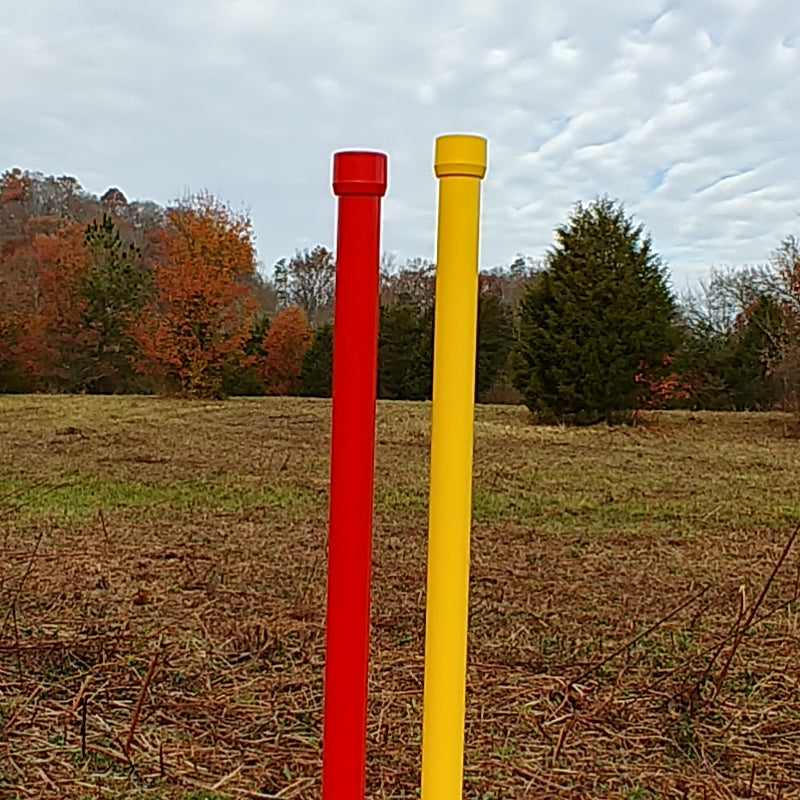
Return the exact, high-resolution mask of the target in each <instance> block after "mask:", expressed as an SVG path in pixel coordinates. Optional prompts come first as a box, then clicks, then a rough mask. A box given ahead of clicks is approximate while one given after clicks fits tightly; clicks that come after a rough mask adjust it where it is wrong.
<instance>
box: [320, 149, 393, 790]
mask: <svg viewBox="0 0 800 800" xmlns="http://www.w3.org/2000/svg"><path fill="white" fill-rule="evenodd" d="M386 164H387V159H386V156H385V155H383V154H382V153H360V152H345V153H336V154H335V156H334V160H333V191H334V193H335V194H336V195H337V196H338V198H339V231H338V237H337V245H336V298H335V317H334V335H333V412H332V416H333V419H332V426H331V494H330V533H329V539H328V618H327V645H326V646H327V651H326V661H325V711H324V714H325V718H324V732H323V753H322V797H323V800H362V798H363V797H364V792H365V785H366V763H365V762H366V749H367V741H366V740H367V668H368V664H369V605H370V575H371V564H372V495H373V476H374V466H375V397H376V385H377V372H378V309H379V305H378V295H379V271H378V262H379V258H380V224H381V197H383V195H384V194H385V192H386V173H387V168H386Z"/></svg>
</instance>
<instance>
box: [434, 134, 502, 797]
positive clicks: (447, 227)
mask: <svg viewBox="0 0 800 800" xmlns="http://www.w3.org/2000/svg"><path fill="white" fill-rule="evenodd" d="M435 172H436V177H437V178H439V179H440V181H439V233H438V239H437V254H436V326H435V329H434V330H435V334H434V346H433V413H432V421H431V479H430V480H431V485H430V510H429V539H428V593H427V620H426V632H425V691H424V700H423V722H422V800H459V798H461V792H462V784H463V771H464V707H465V691H466V670H467V617H468V606H469V540H470V522H471V518H472V438H473V416H474V398H475V348H476V333H477V307H478V229H479V225H480V182H481V179H482V178H483V176H484V175H485V174H486V140H485V139H483V138H481V137H479V136H442V137H439V138H438V139H437V140H436V158H435Z"/></svg>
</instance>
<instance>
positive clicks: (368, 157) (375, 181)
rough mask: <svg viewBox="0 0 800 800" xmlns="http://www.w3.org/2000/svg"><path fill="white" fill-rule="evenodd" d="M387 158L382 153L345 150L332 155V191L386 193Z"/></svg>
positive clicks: (381, 194) (342, 192) (381, 195)
mask: <svg viewBox="0 0 800 800" xmlns="http://www.w3.org/2000/svg"><path fill="white" fill-rule="evenodd" d="M386 174H387V158H386V156H385V155H384V154H383V153H368V152H363V151H358V150H346V151H344V152H342V153H334V155H333V193H334V194H335V195H336V196H337V197H338V196H340V195H343V194H366V195H374V196H377V197H383V195H384V194H386Z"/></svg>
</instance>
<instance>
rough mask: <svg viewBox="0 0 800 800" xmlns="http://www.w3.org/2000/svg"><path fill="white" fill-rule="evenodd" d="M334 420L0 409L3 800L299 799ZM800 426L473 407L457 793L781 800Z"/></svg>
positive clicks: (389, 491)
mask: <svg viewBox="0 0 800 800" xmlns="http://www.w3.org/2000/svg"><path fill="white" fill-rule="evenodd" d="M429 414H430V407H429V405H426V404H422V403H381V404H379V421H378V432H377V441H378V452H377V476H376V524H375V554H374V585H373V657H372V671H371V699H370V724H369V744H368V747H369V752H368V758H369V763H368V795H369V797H371V798H376V799H377V798H381V799H383V798H411V797H414V796H416V795H417V793H418V790H417V787H418V785H419V775H418V771H419V760H420V733H421V699H422V666H423V664H422V651H423V634H424V630H423V628H424V602H425V541H426V525H427V519H426V505H427V477H428V476H427V460H428V446H429V439H428V425H429ZM329 415H330V406H329V403H327V402H326V401H321V400H295V399H291V400H289V399H257V400H249V399H248V400H232V401H228V402H225V403H208V404H205V403H199V402H198V403H188V402H174V401H166V400H157V399H149V398H103V397H96V398H95V397H42V396H29V397H10V396H0V455H1V456H2V458H0V537H1V538H2V541H0V797H2V798H27V797H37V798H38V797H41V798H73V797H74V798H83V797H85V798H90V797H91V798H95V797H110V798H123V797H125V798H155V799H156V800H167V798H182V799H183V800H192V799H193V800H200V798H209V799H215V800H220V799H221V798H228V797H231V798H239V797H241V798H262V797H280V798H286V799H287V800H288V798H315V797H318V796H319V788H320V781H319V775H320V765H321V758H320V755H321V754H320V735H321V723H322V719H321V705H322V671H323V664H324V616H325V607H324V604H325V543H326V514H327V493H326V492H327V480H328V472H327V469H328V442H329V437H328V433H329ZM792 432H793V428H792V421H791V420H790V419H789V418H788V417H786V416H782V415H780V414H774V415H770V414H757V415H756V414H737V415H731V414H710V413H702V414H689V413H677V412H675V413H661V414H653V415H651V416H650V417H649V418H648V419H647V420H646V421H645V423H644V424H642V425H639V426H636V427H615V428H608V427H596V428H589V429H578V430H573V429H566V428H559V427H535V426H532V425H531V424H530V423H529V420H528V418H527V412H526V411H525V410H524V409H521V408H513V407H498V406H482V407H479V408H478V409H477V411H476V449H475V469H474V475H475V482H474V484H475V490H474V526H473V545H472V547H473V559H472V564H473V566H472V581H471V583H472V585H471V622H470V626H471V627H470V631H471V633H470V637H471V638H470V656H469V670H468V698H467V704H468V711H467V730H466V746H467V756H466V772H465V796H466V797H469V798H477V799H478V800H500V798H517V797H519V798H522V797H530V798H543V797H564V798H568V797H569V798H582V797H585V798H621V799H623V800H646V799H647V798H662V797H664V798H716V797H720V798H734V797H736V798H738V797H768V798H779V797H780V798H792V797H800V597H799V596H798V595H799V592H800V542H797V543H794V542H793V533H794V531H795V526H796V525H797V523H798V520H800V480H799V479H798V472H799V471H800V470H799V468H800V439H798V438H796V436H792V435H791V434H792ZM776 567H777V568H776ZM137 709H138V711H137Z"/></svg>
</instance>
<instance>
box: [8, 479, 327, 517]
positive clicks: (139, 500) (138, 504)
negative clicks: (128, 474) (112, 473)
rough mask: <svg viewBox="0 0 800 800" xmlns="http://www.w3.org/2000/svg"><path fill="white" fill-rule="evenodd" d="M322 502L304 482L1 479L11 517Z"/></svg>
mask: <svg viewBox="0 0 800 800" xmlns="http://www.w3.org/2000/svg"><path fill="white" fill-rule="evenodd" d="M320 504H321V498H320V496H319V494H318V493H317V492H315V491H313V490H310V489H304V488H302V487H298V486H281V485H266V486H260V487H256V488H254V487H247V486H237V485H235V484H208V483H200V482H194V481H178V482H174V483H167V484H160V483H159V484H154V483H146V482H139V481H123V480H117V479H110V478H103V477H97V476H84V475H74V476H71V477H68V478H65V480H64V481H63V484H58V483H46V484H41V483H34V482H33V481H25V480H20V479H6V480H1V481H0V514H2V515H3V517H6V518H10V519H19V520H22V521H35V520H40V519H50V520H56V521H59V522H65V521H67V522H72V521H79V520H80V519H82V518H84V517H88V516H93V515H96V514H97V512H98V511H107V512H110V511H121V510H131V509H139V510H142V511H157V510H160V509H164V508H168V509H176V510H180V511H205V512H237V511H243V510H246V509H249V508H258V507H269V508H276V509H281V510H282V511H285V512H288V513H292V514H301V515H304V514H306V513H308V512H310V511H312V510H313V509H314V508H315V507H317V506H319V505H320Z"/></svg>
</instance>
